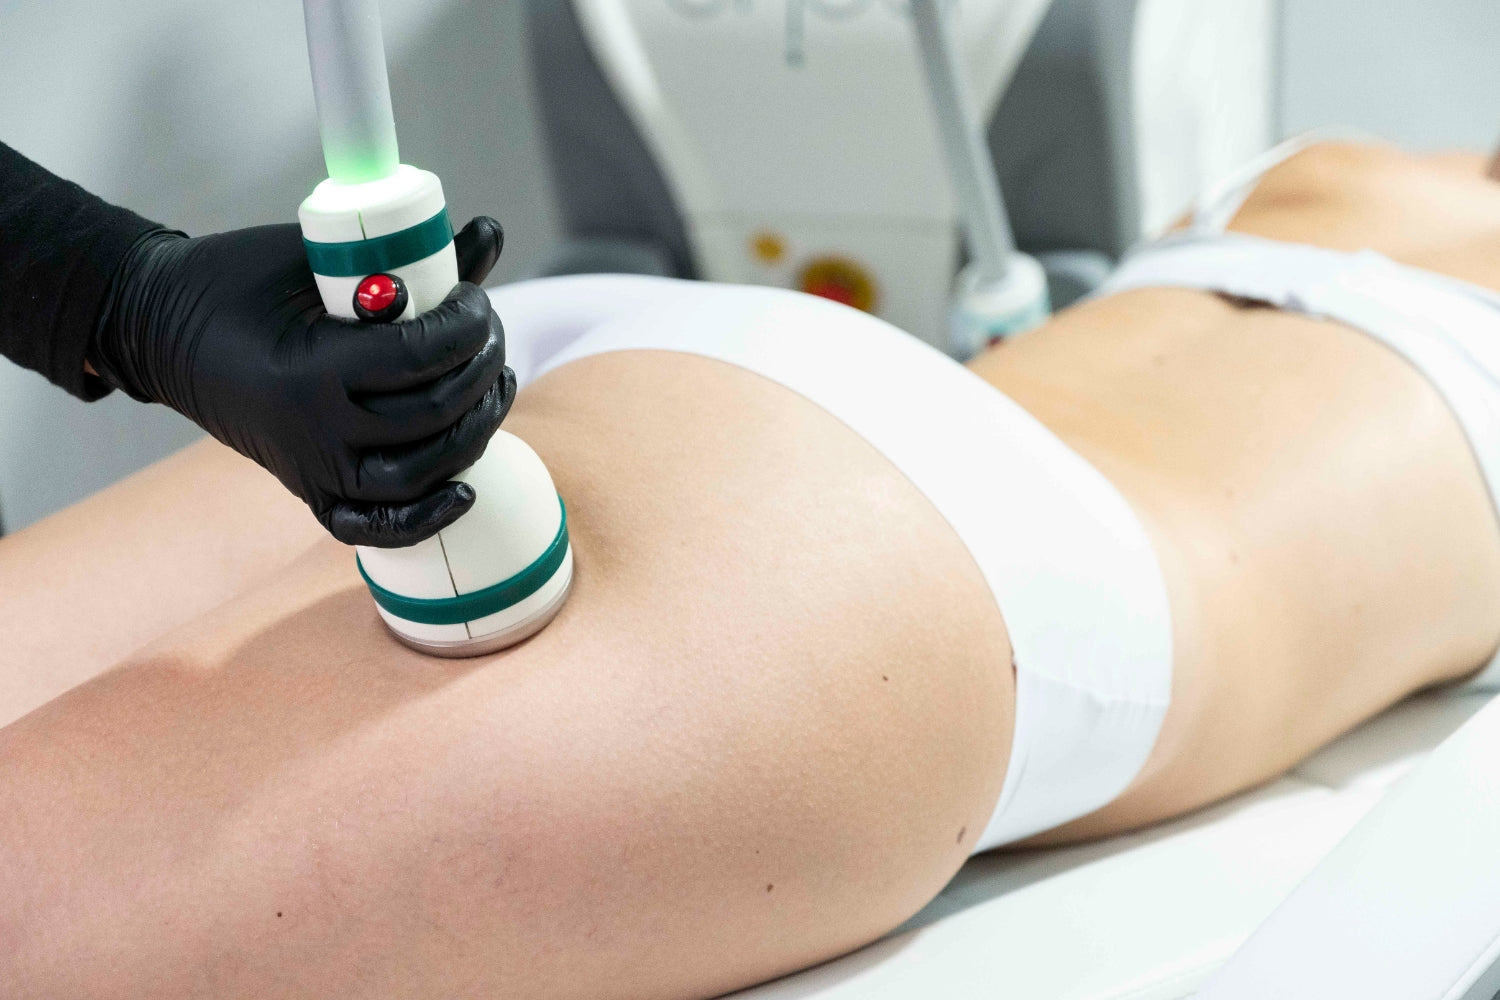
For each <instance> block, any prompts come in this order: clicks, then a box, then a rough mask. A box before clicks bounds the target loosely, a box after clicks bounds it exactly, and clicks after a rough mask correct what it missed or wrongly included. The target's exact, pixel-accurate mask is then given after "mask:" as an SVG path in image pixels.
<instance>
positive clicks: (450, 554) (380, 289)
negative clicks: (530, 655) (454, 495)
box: [297, 0, 573, 656]
mask: <svg viewBox="0 0 1500 1000" xmlns="http://www.w3.org/2000/svg"><path fill="white" fill-rule="evenodd" d="M304 12H305V14H306V19H307V40H308V53H309V56H310V58H311V60H312V70H313V85H314V90H315V91H316V93H317V99H318V114H319V120H320V123H321V127H322V133H323V144H324V157H325V159H326V161H327V163H328V171H329V177H328V179H327V180H325V181H323V182H322V183H321V184H319V185H318V186H317V187H316V188H315V189H314V190H313V192H312V194H310V195H309V196H308V197H307V199H306V200H305V201H303V203H302V206H301V207H300V208H299V209H298V212H297V217H298V220H299V221H300V222H301V225H302V237H303V241H304V244H305V245H306V247H307V254H308V261H309V263H310V264H311V265H312V269H313V275H314V277H315V279H316V280H317V283H318V292H319V294H320V295H321V296H322V299H323V305H324V307H325V308H326V309H327V310H328V312H329V314H331V315H334V316H340V317H343V318H345V319H349V320H380V321H388V320H394V319H410V318H412V317H414V316H416V315H418V314H420V313H423V312H426V311H427V310H428V309H431V308H432V307H433V306H436V305H437V304H438V303H440V302H442V301H443V299H444V298H445V297H446V296H447V295H448V293H449V292H450V291H452V290H453V287H454V286H455V285H457V284H458V261H457V257H456V256H455V254H454V249H453V228H452V224H451V222H450V221H449V219H448V209H447V203H446V201H445V200H444V198H443V185H442V183H441V182H440V181H439V180H438V178H437V175H435V174H433V173H431V172H430V171H426V170H419V169H417V168H416V167H411V166H407V165H406V164H402V163H400V161H399V156H398V153H397V148H396V129H395V123H394V120H393V119H392V117H391V102H390V91H389V84H388V83H387V80H386V74H385V54H384V48H383V45H382V41H381V34H380V16H379V9H378V7H377V6H376V4H375V0H304ZM458 478H459V479H461V480H463V481H464V482H466V483H468V484H469V485H471V486H472V487H473V488H474V492H475V494H476V500H475V503H474V506H473V508H472V509H471V510H470V511H469V512H468V513H466V514H465V515H464V516H463V517H461V518H460V519H459V520H458V521H456V522H455V523H454V524H452V525H450V526H449V527H447V528H445V529H443V530H442V531H441V532H439V533H438V534H437V535H435V536H433V537H432V538H429V539H427V540H426V541H424V542H420V543H418V544H417V545H413V546H409V547H407V548H401V549H376V548H366V547H360V548H359V550H358V551H359V556H358V564H359V568H360V572H361V574H362V575H363V577H364V579H365V582H366V584H367V585H368V586H369V588H370V593H371V594H372V596H374V598H375V602H376V606H377V608H378V609H379V611H380V615H381V617H382V618H383V619H384V620H385V622H386V624H387V625H388V626H390V629H391V631H392V632H394V633H395V634H396V636H397V637H398V638H399V639H401V641H402V642H405V643H406V644H407V645H409V646H412V647H414V648H417V649H420V650H422V651H424V652H429V653H435V654H437V655H440V656H475V655H478V654H480V653H486V652H491V651H493V650H496V649H501V648H504V647H505V646H509V645H512V644H514V643H517V642H520V641H521V640H522V639H525V638H526V637H528V636H530V635H532V634H533V633H535V632H537V631H538V630H540V629H541V628H543V627H544V626H546V624H547V623H548V622H550V621H551V620H552V618H553V616H554V615H556V614H557V612H558V610H559V609H560V608H561V607H562V604H563V602H564V601H565V600H566V599H567V595H568V590H569V588H570V587H571V585H572V580H573V550H572V546H571V544H570V543H569V540H568V530H567V515H566V511H565V509H564V508H563V504H562V500H561V498H560V497H559V496H558V495H557V491H556V488H555V487H554V486H553V483H552V477H551V475H550V474H549V473H548V472H547V468H546V466H544V465H543V464H542V460H541V459H540V458H538V457H537V455H536V453H535V452H534V451H532V450H531V448H530V447H528V446H527V445H526V443H525V442H523V441H521V440H520V439H519V438H517V437H515V436H514V435H511V434H508V433H506V432H505V431H497V432H496V434H495V436H494V437H493V438H492V439H491V440H490V443H489V447H488V449H487V450H486V451H485V453H484V457H483V458H481V459H480V460H479V461H478V462H477V463H475V464H474V465H473V466H471V467H470V468H468V469H466V470H464V471H463V472H461V473H459V475H458Z"/></svg>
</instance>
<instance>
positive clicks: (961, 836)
mask: <svg viewBox="0 0 1500 1000" xmlns="http://www.w3.org/2000/svg"><path fill="white" fill-rule="evenodd" d="M968 832H969V828H968V827H966V826H961V827H959V828H958V840H956V841H954V843H957V844H962V843H963V842H964V834H966V833H968Z"/></svg>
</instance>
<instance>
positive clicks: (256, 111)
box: [0, 0, 1500, 528]
mask: <svg viewBox="0 0 1500 1000" xmlns="http://www.w3.org/2000/svg"><path fill="white" fill-rule="evenodd" d="M1205 2H1212V0H1205ZM382 7H383V9H384V11H385V17H386V23H387V39H388V45H389V47H390V50H391V51H390V59H391V62H392V76H393V84H392V85H393V90H394V97H395V103H396V114H397V118H398V124H399V127H400V130H401V140H402V152H403V155H404V158H405V159H407V160H408V161H409V162H414V163H418V164H420V165H422V166H426V167H429V168H431V169H433V170H436V171H437V172H438V173H439V174H440V175H441V176H442V177H443V181H444V184H445V186H446V188H447V190H448V196H449V199H450V203H451V205H452V207H453V210H454V214H455V217H456V218H464V217H467V216H468V215H470V214H473V213H476V212H480V211H486V212H489V213H491V214H493V215H496V216H498V217H499V218H500V219H501V220H502V221H504V223H505V225H506V229H507V232H508V234H509V241H508V246H507V249H506V256H505V260H504V263H503V265H502V267H501V272H500V273H501V276H507V275H514V274H516V273H518V272H519V271H520V270H522V269H524V268H525V267H526V266H527V265H529V264H531V263H533V262H534V261H536V259H537V258H538V256H539V255H540V254H542V253H543V252H545V250H546V249H547V247H548V245H549V244H550V243H551V241H552V240H553V239H554V237H555V233H556V222H555V218H554V212H553V207H552V201H551V195H550V192H549V190H548V187H547V183H546V177H545V175H544V171H543V166H542V161H541V153H540V150H539V148H538V144H537V139H536V135H535V132H534V123H533V120H532V116H531V101H530V95H529V93H528V86H529V81H528V78H527V74H526V73H525V70H524V61H523V37H522V33H521V29H522V25H521V16H520V0H384V2H383V4H382ZM1284 7H1285V10H1284V17H1283V22H1282V28H1283V66H1282V69H1283V72H1282V83H1281V85H1282V90H1281V109H1282V125H1283V130H1284V131H1296V130H1301V129H1303V128H1307V127H1310V126H1313V125H1317V124H1321V123H1326V122H1345V123H1350V124H1354V125H1357V126H1360V127H1363V128H1366V129H1369V130H1372V131H1375V132H1379V133H1382V134H1385V135H1388V136H1390V137H1392V138H1394V139H1397V140H1400V141H1402V142H1405V143H1409V144H1413V145H1416V146H1420V147H1425V148H1431V147H1436V146H1448V145H1468V146H1476V147H1477V146H1489V145H1490V144H1491V143H1493V141H1494V139H1495V136H1496V133H1497V131H1500V58H1496V55H1495V54H1496V53H1497V52H1500V4H1497V3H1495V2H1494V0H1284ZM246 39H253V44H250V43H247V42H246V41H245V40H246ZM0 95H3V100H0V140H4V141H6V142H8V143H10V144H11V145H13V146H15V147H17V148H18V149H20V150H21V151H22V152H23V153H26V154H27V155H29V156H31V157H32V158H34V159H37V160H39V161H40V162H41V163H43V164H44V165H45V166H47V167H50V168H51V169H53V170H55V171H57V172H59V173H61V174H63V175H65V176H67V177H71V178H73V179H75V180H77V181H79V182H80V183H82V184H84V185H85V186H86V187H89V188H91V189H92V190H94V191H96V192H98V193H99V194H101V195H103V196H104V197H106V198H109V199H111V200H114V201H118V202H120V203H122V204H125V205H128V206H130V207H131V208H134V209H136V210H137V211H139V212H142V213H143V214H145V215H147V216H150V217H153V218H156V219H159V220H162V221H164V222H168V223H170V224H172V225H174V226H177V227H178V228H182V229H185V230H187V231H189V232H207V231H211V230H215V229H222V228H228V227H234V226H243V225H249V224H254V223H261V222H270V221H278V220H284V221H290V220H291V219H293V218H294V213H295V210H296V206H297V202H298V201H299V200H300V199H301V198H302V197H303V195H304V194H306V192H307V191H308V190H309V189H310V188H311V186H312V185H313V184H314V183H315V182H316V181H317V180H318V179H319V178H320V177H321V176H322V168H321V163H320V159H319V155H318V149H317V142H316V125H315V121H314V113H313V105H312V94H311V84H310V82H309V79H308V71H307V63H306V58H305V55H304V52H303V40H302V20H301V5H300V3H299V2H298V0H255V2H253V3H228V2H223V0H215V2H209V0H128V2H123V3H122V2H118V0H0ZM194 436H195V431H194V429H193V428H192V427H191V425H188V424H187V423H186V422H185V421H183V420H181V419H180V418H177V417H176V416H174V415H173V414H171V413H169V412H166V411H165V410H163V409H162V408H160V407H141V406H137V405H135V404H133V403H131V402H129V401H128V400H123V399H111V400H108V401H106V402H104V403H102V404H96V405H94V406H91V407H86V406H83V405H82V404H79V403H77V402H75V401H73V400H71V399H68V398H66V397H65V396H63V395H62V394H61V393H60V392H58V391H57V390H55V389H52V388H51V387H49V386H47V385H46V384H45V383H44V382H42V380H41V379H39V378H37V377H36V376H33V375H30V374H27V373H24V372H21V371H20V370H18V369H16V368H14V367H13V366H10V365H9V364H8V363H6V362H4V361H0V511H3V513H4V516H5V520H6V523H7V525H8V526H10V527H12V528H14V527H20V526H22V525H24V524H27V523H29V522H31V521H33V520H35V519H37V518H39V517H42V516H44V515H46V514H47V513H49V512H51V511H53V510H56V509H57V508H59V507H61V506H63V505H65V504H67V503H69V502H72V501H73V500H75V499H78V498H79V497H82V496H85V495H87V494H89V493H91V492H93V491H94V490H96V489H98V488H99V487H101V486H103V485H105V484H106V483H109V482H111V481H113V480H115V479H117V478H118V477H119V476H121V475H123V474H125V473H126V472H128V471H130V470H132V469H135V468H138V467H139V466H141V465H143V464H145V463H146V462H148V461H151V460H152V459H154V458H156V457H158V456H160V455H163V454H165V453H167V452H169V451H171V450H173V449H174V448H176V447H179V446H180V445H181V444H183V443H185V442H187V441H189V440H191V439H192V438H193V437H194Z"/></svg>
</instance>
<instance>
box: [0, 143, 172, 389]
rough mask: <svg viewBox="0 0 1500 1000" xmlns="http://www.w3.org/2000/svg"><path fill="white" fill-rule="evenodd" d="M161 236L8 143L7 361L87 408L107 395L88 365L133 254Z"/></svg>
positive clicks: (4, 169) (1, 323)
mask: <svg viewBox="0 0 1500 1000" xmlns="http://www.w3.org/2000/svg"><path fill="white" fill-rule="evenodd" d="M160 228H162V227H161V226H158V225H157V224H156V223H154V222H149V221H147V220H146V219H143V218H141V217H140V216H139V215H136V214H135V213H134V212H129V211H126V210H125V209H123V208H117V207H115V206H114V205H110V204H108V203H107V202H104V201H101V200H100V199H98V198H96V197H94V196H93V195H91V194H89V193H88V192H87V191H85V190H84V189H83V188H81V187H79V186H78V185H77V184H74V183H72V182H71V181H65V180H63V179H62V178H61V177H58V176H56V175H54V174H52V173H50V172H48V171H46V170H43V169H42V168H41V167H39V166H37V165H36V164H35V163H32V162H31V161H30V160H28V159H26V157H24V156H22V155H21V154H20V153H17V152H16V151H15V150H13V149H11V148H10V147H9V146H6V145H5V144H4V143H0V354H4V355H5V356H6V357H8V358H10V359H11V360H12V361H14V362H16V363H17V364H19V365H22V366H24V367H26V368H30V369H31V370H32V371H36V372H40V373H41V374H42V375H44V376H46V378H47V379H48V380H50V381H52V382H54V383H56V384H57V385H60V386H62V387H63V388H64V389H66V390H68V391H69V392H71V393H72V394H73V395H75V396H78V397H79V398H81V399H87V400H93V399H98V398H99V397H101V396H104V395H105V394H107V393H108V392H109V387H108V386H107V385H105V384H104V382H103V381H101V380H100V379H98V378H95V377H93V376H92V375H88V374H86V373H85V372H84V370H83V364H84V357H85V354H86V352H87V351H88V349H89V343H90V340H91V339H92V338H93V335H94V328H95V326H96V325H97V324H98V322H99V315H100V311H101V310H102V309H103V307H104V302H105V298H106V296H107V295H108V294H109V288H110V282H111V281H112V279H113V278H114V274H115V270H116V269H117V268H118V266H119V264H120V261H121V260H122V259H123V258H124V256H125V252H126V251H127V250H128V249H130V247H131V245H132V244H133V243H135V241H136V240H138V239H139V238H140V237H141V236H142V234H144V233H147V232H149V231H151V230H153V229H160Z"/></svg>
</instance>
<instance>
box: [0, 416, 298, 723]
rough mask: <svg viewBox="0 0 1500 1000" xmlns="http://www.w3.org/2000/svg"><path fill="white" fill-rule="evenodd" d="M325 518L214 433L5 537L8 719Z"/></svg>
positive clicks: (251, 571)
mask: <svg viewBox="0 0 1500 1000" xmlns="http://www.w3.org/2000/svg"><path fill="white" fill-rule="evenodd" d="M321 531H322V529H321V528H320V527H319V526H318V524H317V522H316V521H314V520H313V518H312V517H311V515H309V514H308V512H307V508H306V507H305V506H303V505H302V504H301V503H300V502H299V501H298V500H296V499H295V498H294V497H292V496H291V495H290V494H288V493H287V491H286V490H285V489H284V488H283V487H282V486H281V484H280V483H278V482H276V480H275V479H273V478H272V477H271V476H270V475H269V474H268V473H266V472H264V471H263V470H262V469H260V468H259V467H258V466H256V465H254V464H253V463H251V462H250V461H249V460H248V459H245V458H241V457H240V456H239V455H236V454H235V453H233V452H232V451H230V450H229V449H228V448H226V447H224V446H223V445H221V444H219V443H218V442H216V441H212V440H208V441H203V442H201V443H199V444H195V445H192V446H190V447H188V448H185V449H183V450H182V451H180V452H178V453H177V454H175V455H173V456H171V457H169V458H166V459H164V460H162V461H161V462H158V463H156V464H155V465H153V466H151V467H150V468H148V469H146V470H144V471H142V472H139V473H137V474H136V475H134V476H131V477H130V478H128V479H126V480H124V481H122V482H120V483H117V484H116V485H114V486H112V487H110V488H109V489H107V490H104V491H102V492H100V493H98V494H96V495H95V496H93V497H90V498H89V499H87V500H85V501H83V502H82V503H79V504H76V505H74V506H72V507H69V508H68V509H67V510H65V511H62V512H61V513H58V514H55V515H53V516H52V517H49V518H47V519H46V520H44V521H41V522H39V523H37V524H34V525H32V526H31V527H28V528H26V529H25V530H23V531H20V532H18V533H16V534H14V535H10V536H7V537H6V538H4V539H0V726H3V725H5V724H6V723H8V722H11V721H12V720H14V719H17V718H19V717H20V716H22V715H24V714H25V713H26V712H29V711H31V710H32V709H33V708H36V707H37V706H38V705H41V704H43V703H44V702H46V701H47V700H48V699H50V698H54V697H56V696H57V695H59V694H61V693H62V692H64V691H66V690H68V689H69V688H71V687H73V686H74V685H76V684H80V683H82V682H83V681H86V680H88V679H89V678H90V677H93V676H94V675H95V674H97V673H99V672H100V671H101V670H104V669H106V668H107V667H109V666H110V665H111V664H113V663H115V662H116V661H117V660H119V659H120V658H121V657H123V656H125V655H126V654H127V653H129V652H131V651H132V650H134V649H136V648H137V647H139V646H141V645H142V644H144V643H146V642H148V641H150V640H152V639H155V638H156V637H158V636H160V635H162V634H163V633H164V632H166V631H168V630H169V629H171V628H173V627H175V626H177V625H180V624H182V623H183V622H186V621H190V620H192V619H193V618H196V617H197V616H198V615H200V614H202V613H203V612H205V611H207V610H209V609H210V608H213V607H215V606H216V605H218V604H220V603H221V602H223V601H225V600H227V599H228V598H230V597H232V596H234V595H235V594H237V593H239V592H240V591H242V590H243V589H245V588H246V587H248V586H249V585H251V584H252V583H254V582H256V581H259V580H263V579H265V577H266V576H267V574H269V573H271V572H273V571H275V570H277V569H280V568H281V567H283V566H285V565H286V564H287V563H288V562H290V561H291V560H292V559H293V558H294V557H295V556H296V555H297V553H299V552H301V551H303V550H304V549H306V548H307V547H308V546H309V545H312V544H313V543H314V542H315V541H316V540H317V539H318V537H319V534H320V533H321Z"/></svg>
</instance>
